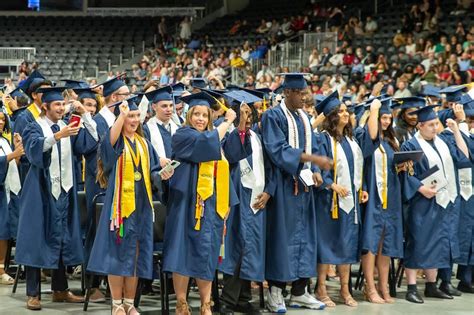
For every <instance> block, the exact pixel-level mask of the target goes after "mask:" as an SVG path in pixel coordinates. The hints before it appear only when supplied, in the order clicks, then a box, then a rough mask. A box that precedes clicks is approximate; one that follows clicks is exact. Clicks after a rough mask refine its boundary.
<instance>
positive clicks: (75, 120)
mask: <svg viewBox="0 0 474 315" xmlns="http://www.w3.org/2000/svg"><path fill="white" fill-rule="evenodd" d="M72 123H74V125H73V126H74V127H79V126H80V125H81V116H79V115H74V114H72V115H71V119H70V120H69V124H72Z"/></svg>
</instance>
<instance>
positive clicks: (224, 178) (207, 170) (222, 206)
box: [194, 154, 230, 231]
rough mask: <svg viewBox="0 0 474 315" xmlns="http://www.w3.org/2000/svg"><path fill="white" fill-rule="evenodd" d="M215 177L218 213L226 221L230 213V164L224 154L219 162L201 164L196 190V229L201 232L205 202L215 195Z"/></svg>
mask: <svg viewBox="0 0 474 315" xmlns="http://www.w3.org/2000/svg"><path fill="white" fill-rule="evenodd" d="M214 177H215V180H216V212H217V214H218V215H219V217H221V219H223V220H224V219H225V218H226V216H227V214H228V213H229V199H230V198H229V179H230V175H229V162H227V160H226V158H225V156H224V154H222V159H221V160H219V161H209V162H201V163H199V171H198V181H197V189H196V212H195V219H196V225H195V226H194V229H195V230H197V231H199V230H201V218H202V217H203V216H204V202H205V201H206V200H207V199H208V198H209V197H211V196H212V194H213V193H214Z"/></svg>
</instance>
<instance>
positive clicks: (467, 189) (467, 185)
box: [446, 127, 472, 201]
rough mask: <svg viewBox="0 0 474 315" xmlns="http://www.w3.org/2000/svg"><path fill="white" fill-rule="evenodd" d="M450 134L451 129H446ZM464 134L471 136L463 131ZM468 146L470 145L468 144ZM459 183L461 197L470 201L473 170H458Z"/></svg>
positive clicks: (468, 168) (467, 168)
mask: <svg viewBox="0 0 474 315" xmlns="http://www.w3.org/2000/svg"><path fill="white" fill-rule="evenodd" d="M446 130H448V131H449V132H451V133H452V132H453V131H452V130H451V129H450V128H449V127H448V128H446ZM461 132H462V133H464V134H466V135H467V137H469V134H468V133H466V132H465V130H461ZM466 145H468V144H467V143H466ZM458 182H459V189H460V190H461V191H460V195H461V197H462V198H463V199H464V200H466V201H468V200H469V198H471V196H472V169H471V168H470V167H466V168H460V169H458Z"/></svg>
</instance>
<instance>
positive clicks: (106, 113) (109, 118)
mask: <svg viewBox="0 0 474 315" xmlns="http://www.w3.org/2000/svg"><path fill="white" fill-rule="evenodd" d="M99 114H100V115H101V116H102V117H104V119H105V122H106V123H107V126H108V127H109V128H110V127H112V125H113V124H114V122H115V115H114V114H113V113H112V112H111V111H110V109H109V108H108V107H107V106H104V107H102V108H101V110H100V111H99Z"/></svg>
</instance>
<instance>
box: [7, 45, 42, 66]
mask: <svg viewBox="0 0 474 315" xmlns="http://www.w3.org/2000/svg"><path fill="white" fill-rule="evenodd" d="M35 54H36V48H34V47H0V65H2V66H18V65H19V64H20V63H21V62H22V61H23V60H31V58H32V57H33V56H34V55H35Z"/></svg>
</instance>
